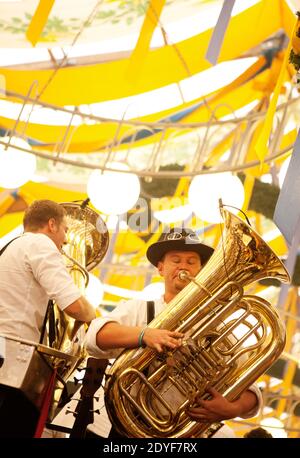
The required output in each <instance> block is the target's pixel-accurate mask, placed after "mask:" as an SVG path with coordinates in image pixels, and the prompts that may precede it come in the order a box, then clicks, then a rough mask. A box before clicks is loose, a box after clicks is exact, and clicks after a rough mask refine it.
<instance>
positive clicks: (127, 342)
mask: <svg viewBox="0 0 300 458" xmlns="http://www.w3.org/2000/svg"><path fill="white" fill-rule="evenodd" d="M142 330H143V328H142V327H141V326H125V325H122V324H119V323H117V322H115V321H110V322H108V323H106V324H105V325H104V326H103V327H102V328H101V329H100V330H99V331H98V333H97V335H96V343H97V346H98V347H99V348H100V349H101V350H110V349H113V348H136V347H138V346H139V344H140V343H143V344H144V345H145V346H147V347H150V348H153V349H155V350H157V351H159V352H161V351H163V347H164V346H165V347H168V348H172V349H174V348H177V347H179V346H180V345H181V343H182V342H181V339H182V337H183V336H184V334H182V333H181V332H177V331H167V330H165V329H152V328H145V330H144V335H143V339H142V342H139V337H140V334H141V332H142Z"/></svg>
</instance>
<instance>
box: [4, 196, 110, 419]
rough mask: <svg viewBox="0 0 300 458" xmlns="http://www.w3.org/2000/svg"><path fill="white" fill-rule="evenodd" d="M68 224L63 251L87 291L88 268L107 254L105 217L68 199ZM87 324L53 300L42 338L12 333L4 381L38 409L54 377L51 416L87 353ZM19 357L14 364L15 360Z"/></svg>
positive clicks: (78, 282) (68, 265)
mask: <svg viewBox="0 0 300 458" xmlns="http://www.w3.org/2000/svg"><path fill="white" fill-rule="evenodd" d="M61 205H62V206H63V207H64V209H65V211H66V220H67V225H68V228H69V230H68V235H67V240H68V241H67V245H66V247H65V250H64V253H63V254H64V257H65V260H66V264H67V268H68V270H69V272H70V274H71V276H72V278H73V280H74V283H75V284H76V285H77V286H78V288H79V289H80V290H81V292H82V294H83V295H84V290H85V288H86V286H87V284H88V279H89V274H88V270H92V269H93V268H94V267H95V266H96V265H97V264H98V263H99V262H100V261H101V260H102V258H103V257H104V255H105V253H106V251H107V248H108V243H109V234H108V231H107V228H106V225H105V223H104V221H103V220H102V219H101V217H100V216H99V215H98V214H97V213H96V212H95V211H94V210H92V209H91V208H89V207H88V206H87V202H86V201H85V202H83V204H81V205H80V204H78V203H73V202H72V203H63V204H61ZM84 335H85V329H84V326H82V323H79V322H78V321H76V320H75V319H73V318H72V317H70V316H68V315H67V314H66V313H64V312H63V311H61V310H60V309H59V308H58V306H57V305H56V304H55V303H54V304H53V303H51V301H50V302H49V305H48V310H47V315H46V317H45V321H44V326H43V330H42V335H41V340H40V343H38V344H37V343H35V342H30V341H26V340H20V339H14V338H7V339H6V356H5V360H4V364H3V366H2V367H1V371H0V383H1V384H3V385H8V386H11V387H14V388H17V389H19V390H21V391H22V392H23V393H24V394H25V396H26V397H27V398H28V399H29V400H30V401H31V402H33V403H34V404H35V405H36V406H37V407H38V409H41V408H42V406H43V402H44V399H45V397H46V393H47V389H48V388H49V385H50V384H51V383H53V385H52V386H53V387H54V389H53V396H52V399H51V402H50V410H49V414H48V419H49V420H51V419H52V418H53V416H54V414H55V410H56V407H57V406H58V403H59V401H60V398H61V394H62V392H63V388H64V386H65V384H66V381H67V379H68V378H69V377H70V375H71V374H72V372H73V371H74V370H75V369H76V368H77V367H78V366H79V364H80V363H81V362H82V361H83V359H84V358H85V357H86V356H87V354H86V351H85V348H84V346H83V339H84ZM11 361H14V364H13V365H12V364H10V362H11Z"/></svg>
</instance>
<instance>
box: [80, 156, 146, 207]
mask: <svg viewBox="0 0 300 458" xmlns="http://www.w3.org/2000/svg"><path fill="white" fill-rule="evenodd" d="M107 167H109V168H112V169H117V170H129V167H128V166H127V165H125V164H120V163H110V164H107ZM87 194H88V196H89V198H90V199H91V202H92V204H93V205H94V207H95V208H97V209H98V210H99V211H101V212H102V213H105V214H106V215H121V214H122V213H125V212H127V211H128V210H130V208H132V207H133V206H134V204H135V203H136V201H137V200H138V198H139V195H140V181H139V179H138V177H137V175H135V174H134V173H122V172H110V171H104V172H103V173H101V172H100V171H99V170H94V171H93V172H92V173H91V175H90V177H89V180H88V183H87Z"/></svg>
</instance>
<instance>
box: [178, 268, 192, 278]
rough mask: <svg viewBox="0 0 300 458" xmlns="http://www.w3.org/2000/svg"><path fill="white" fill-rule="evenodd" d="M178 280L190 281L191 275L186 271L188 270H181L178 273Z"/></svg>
mask: <svg viewBox="0 0 300 458" xmlns="http://www.w3.org/2000/svg"><path fill="white" fill-rule="evenodd" d="M178 278H179V279H180V280H188V279H189V278H190V275H189V273H188V272H187V271H186V270H181V271H180V272H179V273H178Z"/></svg>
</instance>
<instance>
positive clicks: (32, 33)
mask: <svg viewBox="0 0 300 458" xmlns="http://www.w3.org/2000/svg"><path fill="white" fill-rule="evenodd" d="M54 2H55V0H40V3H39V4H38V7H37V9H36V11H35V13H34V15H33V17H32V19H31V22H30V24H29V27H28V29H27V32H26V38H27V40H28V41H30V43H31V44H32V46H35V45H36V44H37V42H38V41H39V38H40V36H41V34H42V32H43V30H44V27H45V25H46V23H47V20H48V16H49V14H50V11H51V9H52V7H53V5H54Z"/></svg>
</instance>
